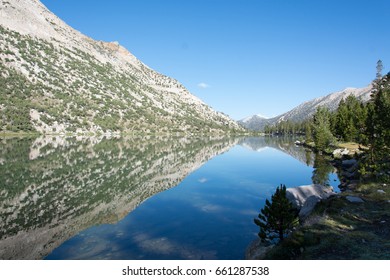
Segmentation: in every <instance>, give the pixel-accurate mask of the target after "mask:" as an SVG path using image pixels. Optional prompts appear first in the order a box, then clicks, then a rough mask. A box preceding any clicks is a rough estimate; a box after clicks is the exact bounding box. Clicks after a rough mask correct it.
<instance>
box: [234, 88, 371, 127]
mask: <svg viewBox="0 0 390 280" xmlns="http://www.w3.org/2000/svg"><path fill="white" fill-rule="evenodd" d="M371 90H372V85H369V86H367V87H365V88H346V89H344V90H342V91H338V92H334V93H331V94H328V95H326V96H323V97H319V98H315V99H313V100H310V101H307V102H304V103H302V104H301V105H299V106H297V107H295V108H294V109H292V110H290V111H288V112H286V113H284V114H281V115H279V116H276V117H273V118H265V117H262V116H261V115H253V116H250V117H247V118H245V119H242V120H240V121H239V122H238V123H239V124H241V125H242V126H244V127H245V128H247V129H250V130H260V131H261V130H263V129H264V127H265V126H266V125H274V124H277V123H279V122H281V121H286V120H290V121H293V122H299V121H303V120H305V119H308V118H310V117H311V116H312V115H313V114H314V113H315V112H316V110H317V107H319V106H322V107H326V108H328V109H329V110H331V111H334V110H336V109H337V107H338V105H339V103H340V101H341V100H342V99H345V98H346V97H347V96H349V95H354V96H356V97H357V98H359V99H360V100H362V101H363V102H367V101H368V100H369V99H370V95H371Z"/></svg>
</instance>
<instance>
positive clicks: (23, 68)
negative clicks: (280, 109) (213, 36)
mask: <svg viewBox="0 0 390 280" xmlns="http://www.w3.org/2000/svg"><path fill="white" fill-rule="evenodd" d="M0 34H1V36H0V73H1V74H0V111H1V115H2V116H3V117H2V118H1V119H0V131H13V132H18V131H38V132H40V133H67V132H71V133H90V132H92V133H114V132H127V133H176V132H185V133H218V132H223V131H242V128H241V127H240V126H239V125H238V124H237V123H236V122H235V121H233V120H231V119H230V118H229V117H227V116H226V115H224V114H222V113H219V112H216V111H214V110H213V109H211V108H210V107H209V106H207V105H206V104H205V103H203V102H202V101H201V100H200V99H198V98H197V97H195V96H193V95H192V94H191V93H190V92H189V91H188V90H187V89H186V88H185V87H184V86H183V85H181V84H180V83H179V82H178V81H176V80H175V79H172V78H170V77H167V76H164V75H162V74H160V73H157V72H156V71H154V70H152V69H150V68H149V67H148V66H146V65H145V64H143V63H142V62H141V61H139V60H138V59H137V58H136V57H135V56H134V55H132V54H131V53H130V52H129V51H127V50H126V49H125V48H123V47H122V46H121V45H119V44H118V43H117V42H113V43H107V42H100V41H95V40H93V39H91V38H89V37H87V36H85V35H83V34H81V33H80V32H78V31H76V30H74V29H73V28H71V27H69V26H68V25H67V24H65V23H64V22H63V21H62V20H60V19H59V18H58V17H57V16H55V15H54V14H52V13H51V12H50V11H49V10H48V9H47V8H46V7H45V6H44V5H43V4H42V3H41V2H39V1H38V0H23V1H21V0H0Z"/></svg>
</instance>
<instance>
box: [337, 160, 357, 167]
mask: <svg viewBox="0 0 390 280" xmlns="http://www.w3.org/2000/svg"><path fill="white" fill-rule="evenodd" d="M341 164H342V165H343V167H350V166H354V165H355V164H357V160H356V159H346V160H343V161H342V162H341Z"/></svg>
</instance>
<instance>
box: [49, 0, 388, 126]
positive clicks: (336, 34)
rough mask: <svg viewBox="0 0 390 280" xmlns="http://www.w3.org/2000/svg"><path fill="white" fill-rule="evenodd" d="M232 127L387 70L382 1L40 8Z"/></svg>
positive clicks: (187, 0) (145, 1)
mask: <svg viewBox="0 0 390 280" xmlns="http://www.w3.org/2000/svg"><path fill="white" fill-rule="evenodd" d="M42 2H43V3H44V4H45V5H46V7H48V8H49V9H50V10H51V11H53V12H54V13H55V14H56V15H57V16H59V17H60V18H61V19H63V20H64V21H65V22H66V23H67V24H69V25H70V26H72V27H73V28H75V29H77V30H79V31H81V32H82V33H84V34H86V35H88V36H90V37H92V38H93V39H96V40H103V41H118V42H119V43H120V44H121V45H123V46H124V47H126V48H127V49H128V50H129V51H130V52H131V53H133V54H134V55H135V56H136V57H138V58H139V59H140V60H141V61H142V62H144V63H145V64H147V65H148V66H149V67H151V68H153V69H154V70H156V71H158V72H160V73H163V74H165V75H168V76H171V77H173V78H175V79H177V80H179V81H180V82H181V83H182V84H184V86H185V87H187V88H188V89H189V90H190V91H191V92H192V93H193V94H195V95H196V96H198V97H199V98H201V99H202V100H203V101H204V102H206V103H207V104H209V105H210V106H212V107H213V108H214V109H215V110H217V111H222V112H224V113H226V114H228V115H229V116H231V117H232V118H234V119H241V118H244V117H246V116H249V115H252V114H258V113H260V114H263V115H266V116H269V117H270V116H275V115H278V114H281V113H284V112H286V111H288V110H290V109H292V108H293V107H295V106H297V105H299V104H300V103H302V102H304V101H307V100H310V99H312V98H316V97H319V96H323V95H326V94H328V93H331V92H334V91H338V90H342V89H344V88H346V87H364V86H366V85H368V84H369V83H370V82H371V81H372V80H373V79H374V78H375V73H376V68H375V67H376V62H377V60H378V59H381V60H382V61H383V65H384V70H383V73H387V72H389V71H390V29H389V16H390V1H389V0H366V1H363V0H353V1H352V0H344V1H343V0H337V1H336V0H326V1H325V0H296V1H287V0H286V1H282V0H234V1H233V0H196V1H195V0H165V1H163V0H137V1H136V0H111V1H99V0H66V1H59V0H42Z"/></svg>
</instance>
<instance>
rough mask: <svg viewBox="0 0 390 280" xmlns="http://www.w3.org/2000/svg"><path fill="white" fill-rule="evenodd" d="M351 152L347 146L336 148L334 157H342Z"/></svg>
mask: <svg viewBox="0 0 390 280" xmlns="http://www.w3.org/2000/svg"><path fill="white" fill-rule="evenodd" d="M348 154H349V150H348V149H347V148H344V149H336V150H334V151H333V157H334V158H342V157H343V156H345V155H348Z"/></svg>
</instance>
